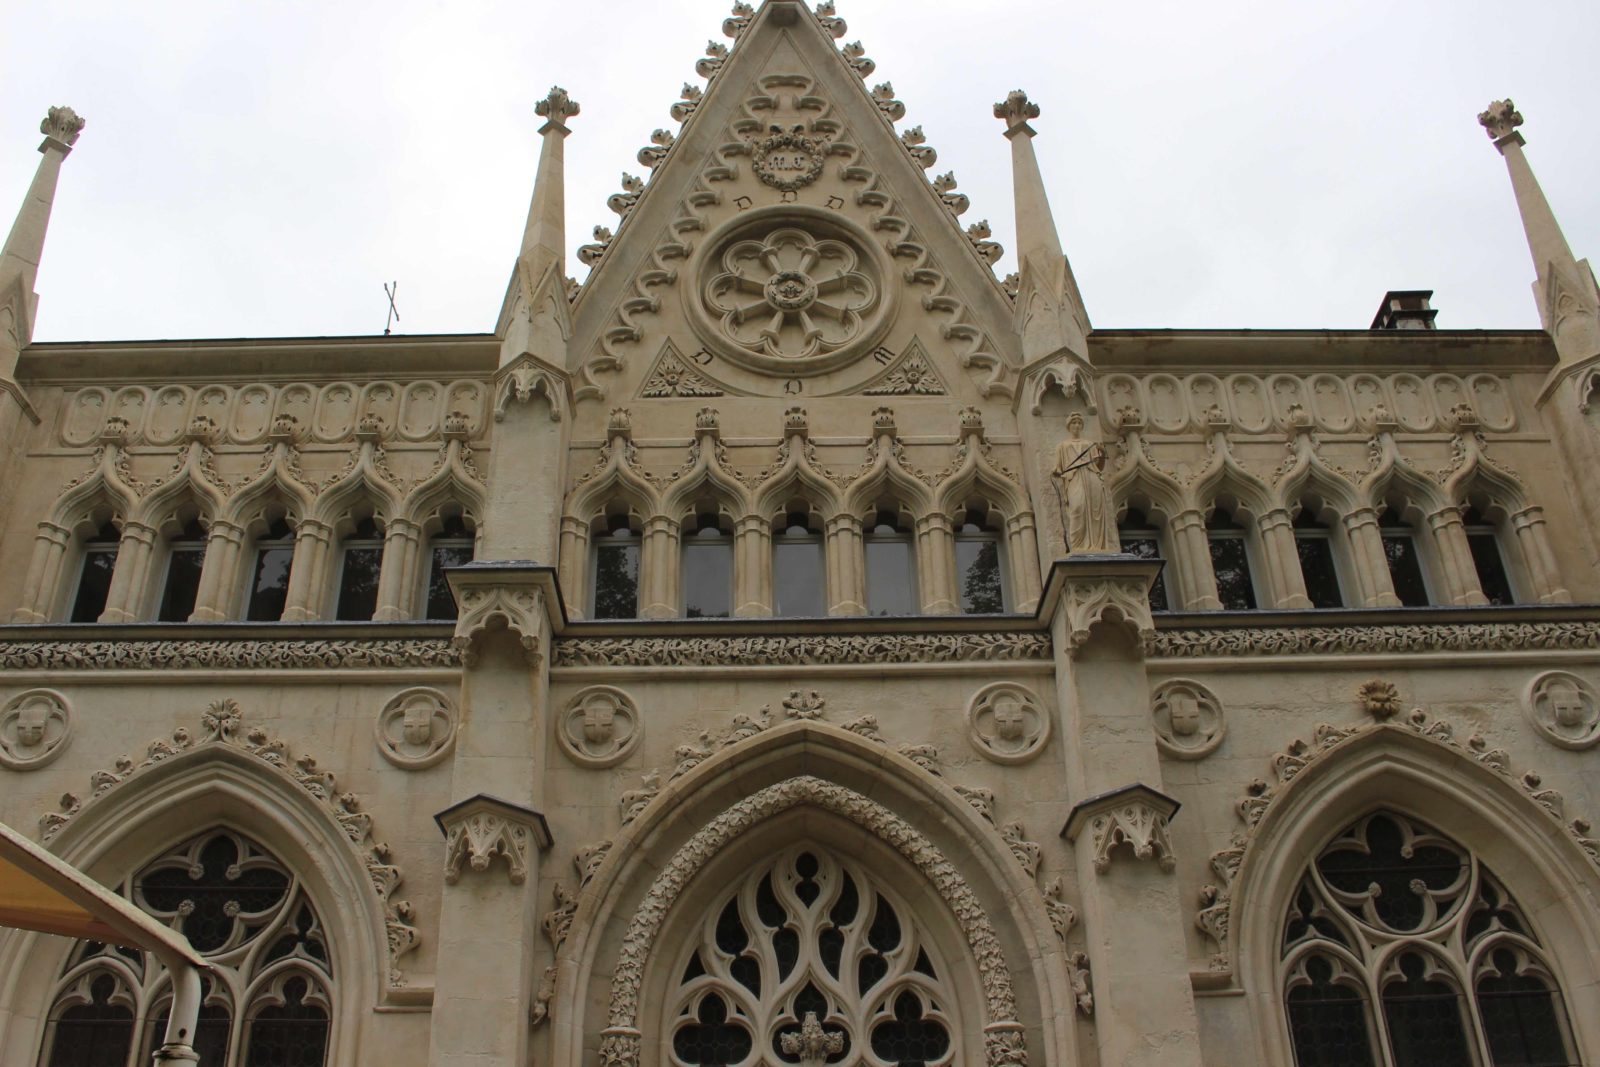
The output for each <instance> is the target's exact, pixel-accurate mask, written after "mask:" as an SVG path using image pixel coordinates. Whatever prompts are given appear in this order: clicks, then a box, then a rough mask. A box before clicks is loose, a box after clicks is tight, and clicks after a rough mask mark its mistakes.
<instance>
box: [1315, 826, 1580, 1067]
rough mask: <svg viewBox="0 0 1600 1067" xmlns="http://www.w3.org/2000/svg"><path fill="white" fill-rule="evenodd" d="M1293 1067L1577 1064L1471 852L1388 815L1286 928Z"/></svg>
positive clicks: (1497, 887)
mask: <svg viewBox="0 0 1600 1067" xmlns="http://www.w3.org/2000/svg"><path fill="white" fill-rule="evenodd" d="M1283 973H1284V987H1283V988H1284V998H1285V1004H1286V1008H1287V1014H1288V1020H1289V1033H1290V1038H1291V1041H1292V1043H1293V1046H1294V1054H1295V1061H1296V1063H1297V1064H1298V1067H1424V1065H1433V1064H1451V1065H1461V1067H1577V1065H1578V1063H1579V1060H1578V1058H1577V1056H1576V1054H1575V1053H1574V1051H1573V1042H1572V1035H1571V1030H1570V1028H1569V1026H1568V1022H1567V1014H1566V1009H1565V1006H1564V1004H1563V1000H1562V996H1561V991H1560V987H1559V983H1558V982H1557V980H1556V976H1555V973H1554V971H1553V970H1552V969H1551V967H1550V965H1549V963H1548V962H1547V960H1546V958H1545V954H1544V950H1543V947H1542V945H1541V944H1540V941H1539V939H1538V937H1537V935H1536V933H1535V931H1534V929H1533V927H1532V924H1531V923H1530V922H1529V921H1528V917H1527V916H1526V915H1525V914H1524V912H1523V911H1522V909H1521V908H1520V907H1519V906H1518V904H1517V902H1516V901H1515V900H1514V899H1513V898H1512V897H1511V894H1510V893H1508V892H1507V891H1506V889H1505V887H1504V885H1502V884H1501V883H1500V882H1499V881H1498V880H1497V879H1496V878H1495V876H1494V875H1493V874H1492V873H1491V872H1490V871H1489V870H1488V869H1487V868H1486V867H1484V866H1483V864H1481V863H1480V862H1479V861H1478V859H1477V857H1476V856H1474V855H1473V854H1472V853H1471V852H1469V851H1468V850H1467V849H1464V848H1462V847H1461V846H1460V845H1458V844H1456V843H1455V842H1453V841H1451V840H1449V839H1448V838H1446V837H1444V836H1442V835H1440V834H1438V833H1437V832H1435V831H1434V830H1432V829H1430V828H1428V827H1426V826H1424V825H1422V824H1420V823H1418V822H1416V821H1414V820H1412V819H1410V818H1407V817H1406V816H1403V815H1399V814H1395V813H1392V812H1377V813H1375V814H1372V815H1369V816H1367V817H1365V818H1363V819H1361V820H1359V821H1358V822H1356V823H1355V824H1354V825H1353V826H1351V827H1349V828H1348V829H1346V830H1345V831H1344V832H1343V833H1341V834H1340V835H1339V836H1338V837H1336V838H1334V840H1333V841H1332V842H1330V843H1329V844H1328V845H1327V847H1326V848H1324V849H1323V850H1322V853H1321V854H1320V855H1319V856H1318V857H1317V858H1316V860H1315V861H1313V862H1312V864H1311V865H1310V866H1309V867H1308V868H1307V870H1306V872H1305V875H1304V877H1303V879H1302V881H1301V884H1300V887H1299V889H1298V890H1297V891H1296V893H1295V897H1294V901H1293V903H1292V904H1291V905H1290V907H1289V910H1288V914H1287V917H1286V919H1285V922H1284V927H1283Z"/></svg>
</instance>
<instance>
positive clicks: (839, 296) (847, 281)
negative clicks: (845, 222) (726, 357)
mask: <svg viewBox="0 0 1600 1067" xmlns="http://www.w3.org/2000/svg"><path fill="white" fill-rule="evenodd" d="M857 266H858V259H857V256H856V253H855V251H854V250H853V249H851V248H850V246H849V245H846V244H845V243H844V242H842V241H835V240H830V239H818V238H816V237H813V236H812V235H811V234H809V233H807V232H806V231H804V230H800V229H792V228H783V229H778V230H774V231H772V232H771V233H769V234H768V235H767V236H766V237H765V238H762V239H759V240H756V239H751V240H745V241H739V242H736V243H735V244H733V245H732V246H730V247H729V248H728V250H727V251H726V252H724V253H723V255H722V271H721V273H718V274H716V275H713V276H712V278H711V279H710V280H709V281H708V282H707V283H706V303H707V304H708V305H709V306H710V308H711V309H712V310H713V311H714V312H715V313H716V314H718V315H719V316H720V317H721V325H722V329H723V331H724V333H725V334H726V335H727V337H728V338H729V339H730V340H732V341H733V342H734V343H735V344H737V345H739V346H740V347H742V348H745V349H748V350H750V351H754V352H758V353H762V354H765V355H768V356H775V357H778V358H780V359H795V360H799V359H806V358H809V357H811V356H815V355H818V354H821V353H825V352H831V351H833V350H834V349H837V348H840V347H842V346H844V345H846V344H849V343H850V342H851V341H854V340H855V339H856V337H857V336H859V335H860V333H861V329H862V313H863V312H866V311H869V310H871V309H872V308H873V307H874V306H875V305H876V304H877V302H878V288H877V286H876V285H875V284H874V283H873V281H872V279H871V278H869V277H868V276H867V275H866V274H864V273H862V272H861V271H860V270H858V269H857Z"/></svg>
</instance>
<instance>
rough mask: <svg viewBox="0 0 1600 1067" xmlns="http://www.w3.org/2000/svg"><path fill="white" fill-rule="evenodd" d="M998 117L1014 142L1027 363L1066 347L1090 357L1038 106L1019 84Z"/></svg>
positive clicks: (1020, 317)
mask: <svg viewBox="0 0 1600 1067" xmlns="http://www.w3.org/2000/svg"><path fill="white" fill-rule="evenodd" d="M994 117H995V118H997V119H1001V120H1003V121H1004V122H1005V124H1006V139H1007V140H1009V141H1010V142H1011V178H1012V184H1013V186H1014V188H1015V193H1016V210H1017V262H1018V263H1019V264H1020V266H1019V268H1018V269H1019V274H1018V278H1017V292H1016V302H1017V303H1016V306H1017V329H1018V331H1019V332H1020V333H1021V334H1022V353H1023V359H1024V361H1025V362H1026V363H1029V364H1031V363H1034V362H1036V361H1038V360H1041V359H1046V358H1049V357H1052V356H1055V355H1058V354H1059V353H1061V352H1062V350H1066V351H1067V352H1070V353H1071V354H1072V355H1074V356H1076V357H1077V358H1078V359H1080V360H1082V361H1084V362H1087V360H1088V354H1089V352H1088V345H1087V344H1086V342H1085V337H1086V335H1087V334H1088V332H1089V316H1088V313H1087V312H1086V311H1085V310H1084V307H1083V298H1082V297H1081V296H1080V295H1079V294H1078V283H1077V281H1076V280H1075V279H1074V278H1073V276H1072V268H1071V266H1070V265H1069V264H1068V263H1067V257H1066V256H1065V255H1064V254H1063V253H1062V251H1061V238H1060V237H1059V236H1058V235H1057V233H1056V224H1055V219H1054V218H1053V217H1052V216H1051V214H1050V200H1049V198H1048V197H1047V196H1046V195H1045V191H1044V178H1043V176H1042V175H1041V174H1040V173H1039V160H1038V158H1037V157H1036V156H1035V155H1034V154H1033V135H1034V131H1033V127H1032V126H1030V125H1028V120H1029V119H1036V118H1038V117H1039V105H1038V104H1035V103H1034V102H1033V101H1031V100H1029V99H1028V94H1027V93H1025V92H1023V91H1022V90H1020V89H1018V90H1016V91H1014V92H1012V93H1011V94H1010V95H1009V96H1007V97H1006V98H1005V99H1004V100H1003V101H1001V102H1000V103H998V104H996V105H995V106H994Z"/></svg>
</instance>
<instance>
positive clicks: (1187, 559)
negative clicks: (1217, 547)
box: [1168, 508, 1222, 611]
mask: <svg viewBox="0 0 1600 1067" xmlns="http://www.w3.org/2000/svg"><path fill="white" fill-rule="evenodd" d="M1168 532H1169V533H1170V534H1171V539H1172V554H1173V555H1174V556H1176V557H1177V563H1178V567H1177V571H1178V582H1179V584H1180V585H1181V586H1182V587H1183V606H1184V608H1185V610H1188V611H1221V610H1222V598H1221V597H1219V596H1218V595H1217V576H1216V573H1215V572H1214V571H1213V570H1212V569H1211V544H1210V542H1209V541H1207V540H1206V517H1205V516H1204V515H1202V514H1201V513H1200V512H1198V511H1196V510H1194V509H1192V508H1191V509H1190V510H1188V511H1181V512H1179V513H1178V514H1176V515H1174V516H1173V517H1172V520H1171V522H1170V523H1169V524H1168Z"/></svg>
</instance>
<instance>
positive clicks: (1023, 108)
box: [994, 89, 1039, 133]
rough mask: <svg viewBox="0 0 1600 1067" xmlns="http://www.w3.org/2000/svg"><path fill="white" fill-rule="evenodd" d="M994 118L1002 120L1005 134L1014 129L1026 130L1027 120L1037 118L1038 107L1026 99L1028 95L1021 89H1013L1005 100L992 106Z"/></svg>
mask: <svg viewBox="0 0 1600 1067" xmlns="http://www.w3.org/2000/svg"><path fill="white" fill-rule="evenodd" d="M994 117H995V118H997V119H1002V120H1004V121H1005V124H1006V132H1007V133H1010V132H1011V131H1012V130H1016V129H1026V128H1027V125H1028V120H1029V119H1036V118H1038V117H1039V105H1038V104H1035V103H1034V102H1033V101H1032V100H1029V99H1028V94H1027V93H1026V92H1024V91H1023V90H1021V89H1013V90H1011V92H1010V93H1008V94H1007V95H1006V98H1005V99H1004V100H1002V101H1001V102H1000V103H998V104H996V105H995V106H994Z"/></svg>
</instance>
